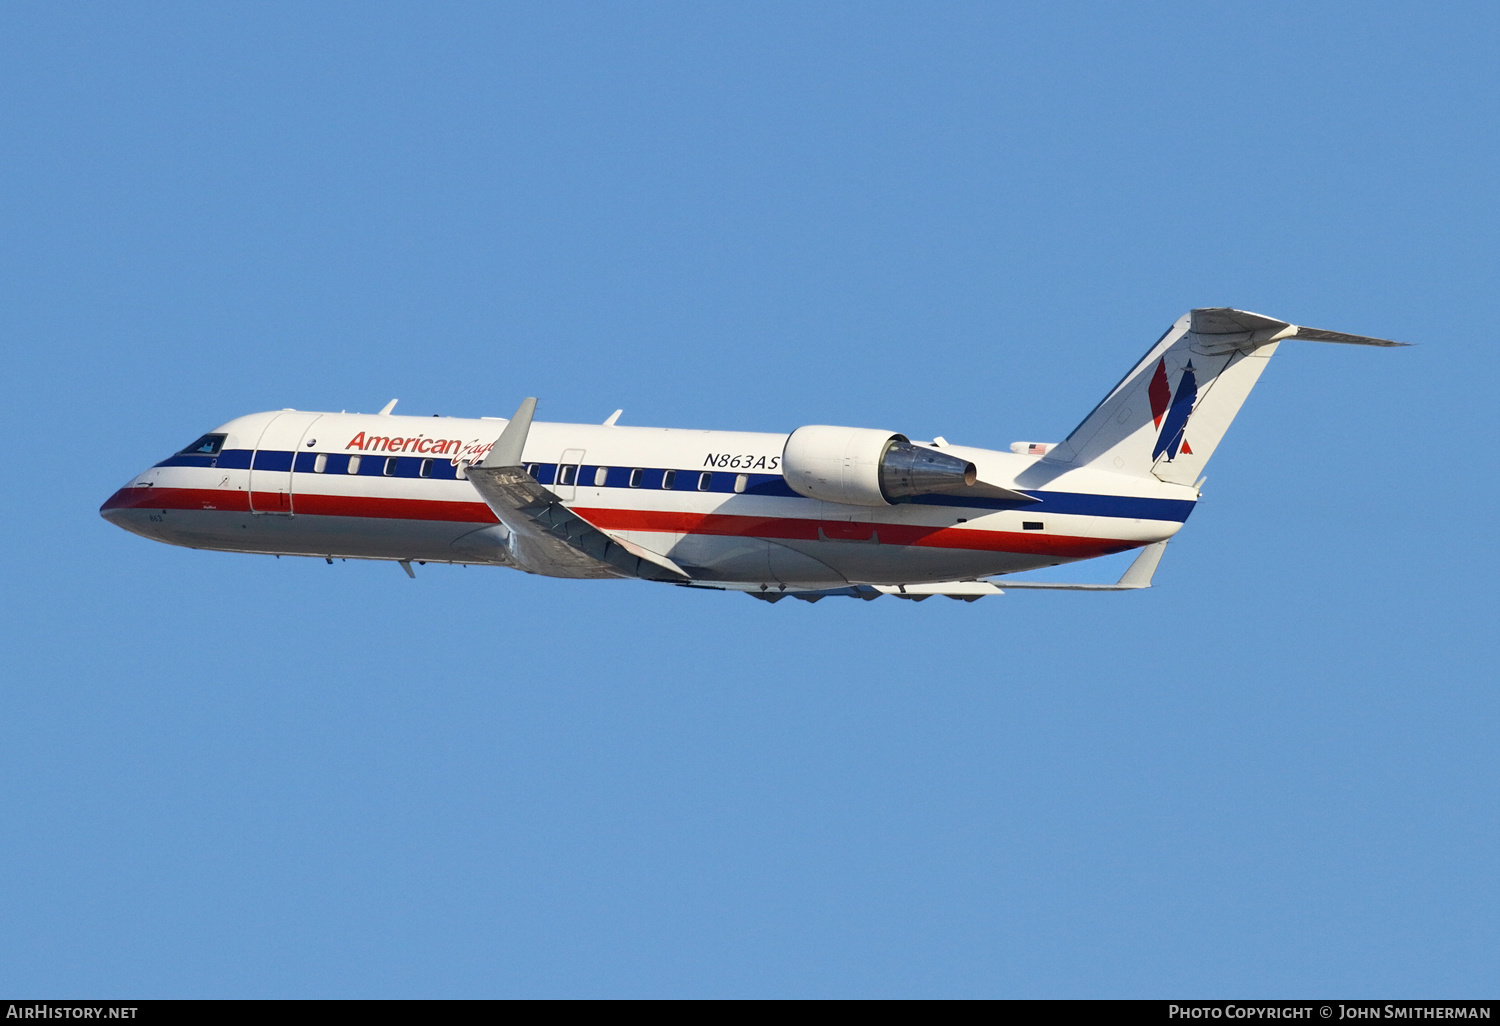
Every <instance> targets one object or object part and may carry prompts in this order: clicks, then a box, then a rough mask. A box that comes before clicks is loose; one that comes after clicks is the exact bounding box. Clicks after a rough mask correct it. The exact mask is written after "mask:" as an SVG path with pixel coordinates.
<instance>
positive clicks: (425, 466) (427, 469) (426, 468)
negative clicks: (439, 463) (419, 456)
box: [420, 460, 432, 477]
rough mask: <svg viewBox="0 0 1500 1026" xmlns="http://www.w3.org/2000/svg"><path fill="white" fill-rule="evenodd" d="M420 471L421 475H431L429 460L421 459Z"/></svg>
mask: <svg viewBox="0 0 1500 1026" xmlns="http://www.w3.org/2000/svg"><path fill="white" fill-rule="evenodd" d="M420 473H421V475H422V476H423V477H431V476H432V461H431V460H423V461H422V469H421V471H420Z"/></svg>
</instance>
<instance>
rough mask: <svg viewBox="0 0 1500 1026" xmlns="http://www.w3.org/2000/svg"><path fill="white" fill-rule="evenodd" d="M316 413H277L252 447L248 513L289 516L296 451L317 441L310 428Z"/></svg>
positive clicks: (290, 512) (316, 417)
mask: <svg viewBox="0 0 1500 1026" xmlns="http://www.w3.org/2000/svg"><path fill="white" fill-rule="evenodd" d="M318 417H319V414H316V413H295V412H291V411H288V412H286V413H278V414H277V415H276V416H275V417H274V418H273V419H272V420H271V422H270V423H269V424H267V425H266V428H265V430H264V431H262V432H261V433H260V441H259V442H257V443H256V446H255V456H254V458H253V459H252V460H251V461H250V512H252V513H272V514H280V515H282V516H291V515H292V501H293V500H292V492H293V491H294V487H293V481H294V479H295V476H296V475H295V469H296V464H297V453H298V452H299V451H301V450H302V449H303V448H305V447H311V446H313V445H316V444H317V439H316V438H315V437H313V433H312V427H313V424H314V423H315V422H316V421H317V419H318Z"/></svg>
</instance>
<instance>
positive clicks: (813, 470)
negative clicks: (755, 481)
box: [781, 424, 977, 506]
mask: <svg viewBox="0 0 1500 1026" xmlns="http://www.w3.org/2000/svg"><path fill="white" fill-rule="evenodd" d="M781 470H782V473H783V474H785V475H786V483H787V484H788V485H790V486H791V488H792V490H793V491H795V492H797V493H798V494H799V495H805V496H807V497H808V498H809V499H822V500H823V501H825V502H842V503H847V504H849V505H852V506H889V505H892V504H894V503H895V502H896V501H897V500H898V499H902V498H906V497H908V496H913V495H931V494H933V493H949V492H961V491H963V490H964V489H966V488H968V487H969V486H971V485H972V484H974V482H975V481H976V480H977V474H976V472H975V469H974V464H972V463H969V462H968V461H967V460H961V459H958V458H957V457H955V456H949V455H948V454H947V453H943V452H938V451H937V450H936V449H928V448H925V447H923V446H920V445H912V444H911V440H910V439H908V438H907V437H906V436H905V435H898V434H893V433H892V432H890V431H877V430H874V429H872V428H848V427H830V426H828V425H826V424H813V425H810V426H808V427H800V428H798V429H797V430H796V431H793V432H792V433H791V436H790V437H788V438H787V440H786V448H784V449H783V450H782V452H781Z"/></svg>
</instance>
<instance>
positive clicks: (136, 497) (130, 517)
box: [99, 474, 161, 541]
mask: <svg viewBox="0 0 1500 1026" xmlns="http://www.w3.org/2000/svg"><path fill="white" fill-rule="evenodd" d="M144 477H146V475H145V474H143V475H141V477H138V478H136V479H135V480H134V481H132V482H130V483H129V484H128V485H126V486H125V487H124V488H121V489H119V490H118V491H116V492H115V494H113V495H111V496H110V497H109V498H108V499H105V500H104V505H102V506H100V507H99V515H100V516H101V517H103V518H104V519H105V520H108V521H109V522H110V523H111V524H114V525H115V526H116V527H121V528H124V529H125V530H127V531H129V532H130V533H131V534H138V535H141V536H142V537H144V538H151V539H153V540H156V541H160V540H161V537H160V532H159V531H158V530H156V529H155V527H156V524H158V523H159V522H160V521H161V517H160V516H155V517H153V514H159V513H160V512H161V508H160V506H158V505H157V504H158V503H159V502H160V501H161V497H160V496H157V495H154V494H153V492H154V491H155V489H153V488H152V487H151V486H150V485H149V484H146V483H145V482H144V481H143V480H142V479H143V478H144Z"/></svg>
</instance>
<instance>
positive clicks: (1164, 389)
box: [1146, 357, 1172, 427]
mask: <svg viewBox="0 0 1500 1026" xmlns="http://www.w3.org/2000/svg"><path fill="white" fill-rule="evenodd" d="M1146 396H1147V398H1149V399H1150V400H1151V419H1152V420H1153V421H1155V422H1156V426H1157V427H1161V415H1162V414H1163V413H1166V412H1167V404H1168V403H1170V402H1171V401H1172V386H1171V385H1169V384H1167V361H1166V358H1165V357H1163V358H1162V359H1160V360H1157V361H1156V373H1155V374H1153V375H1152V376H1151V387H1150V388H1148V389H1146Z"/></svg>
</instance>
